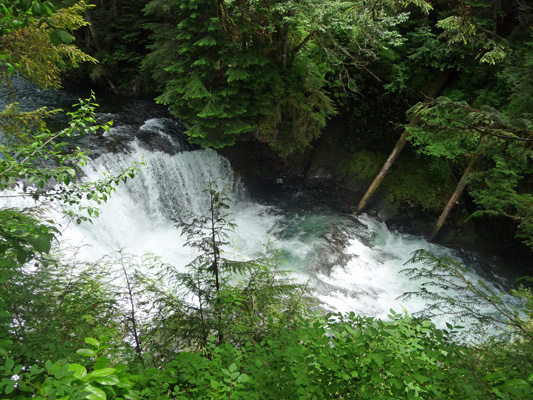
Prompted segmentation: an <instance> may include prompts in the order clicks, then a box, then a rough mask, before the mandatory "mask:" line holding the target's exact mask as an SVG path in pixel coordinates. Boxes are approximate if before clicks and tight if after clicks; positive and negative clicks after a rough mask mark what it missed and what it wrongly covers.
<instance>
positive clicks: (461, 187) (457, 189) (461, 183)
mask: <svg viewBox="0 0 533 400" xmlns="http://www.w3.org/2000/svg"><path fill="white" fill-rule="evenodd" d="M475 163H476V156H475V155H474V156H472V158H471V159H470V162H469V163H468V166H467V167H466V169H465V172H464V173H463V176H462V177H461V180H459V183H458V184H457V186H456V187H455V192H453V194H452V197H450V200H449V201H448V204H447V205H446V208H444V211H443V212H442V214H441V215H440V217H439V220H438V221H437V225H436V226H435V229H433V232H432V233H431V235H430V236H429V237H428V242H432V241H433V240H434V239H435V237H436V236H437V235H438V233H439V231H440V228H442V225H444V223H445V222H446V218H448V214H450V211H451V210H452V208H453V206H454V205H455V204H456V203H457V199H458V198H459V197H460V196H461V194H462V193H463V190H464V189H465V187H466V180H467V178H468V176H469V175H470V173H471V172H472V170H473V168H474V164H475Z"/></svg>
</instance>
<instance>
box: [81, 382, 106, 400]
mask: <svg viewBox="0 0 533 400" xmlns="http://www.w3.org/2000/svg"><path fill="white" fill-rule="evenodd" d="M85 390H86V391H87V392H89V395H88V396H86V397H85V398H86V399H89V400H106V394H105V392H104V391H103V390H102V389H99V388H97V387H94V386H91V385H88V386H87V387H86V388H85Z"/></svg>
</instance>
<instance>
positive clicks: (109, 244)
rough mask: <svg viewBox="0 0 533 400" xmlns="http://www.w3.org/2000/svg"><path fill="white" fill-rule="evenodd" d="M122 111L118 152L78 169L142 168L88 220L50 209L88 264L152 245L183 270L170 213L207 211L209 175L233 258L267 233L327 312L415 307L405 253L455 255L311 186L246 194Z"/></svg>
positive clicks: (171, 126) (159, 123) (231, 176)
mask: <svg viewBox="0 0 533 400" xmlns="http://www.w3.org/2000/svg"><path fill="white" fill-rule="evenodd" d="M105 117H109V115H105ZM124 118H126V121H118V122H119V123H118V124H116V125H115V127H114V128H113V129H112V130H111V132H110V133H109V134H108V135H107V137H106V138H105V140H106V143H107V144H110V143H111V146H110V147H112V148H113V149H115V150H116V149H117V148H119V149H121V151H119V152H108V151H107V150H106V149H105V148H102V147H100V148H97V150H96V151H95V153H96V154H100V156H99V157H97V158H95V159H93V160H92V161H91V162H90V163H89V165H88V166H86V167H85V168H84V170H83V172H84V174H85V176H84V178H83V179H86V180H94V179H98V178H99V177H101V176H102V174H103V173H106V172H107V171H111V172H113V171H115V172H116V171H121V170H124V169H125V168H127V167H129V166H131V165H132V164H133V162H134V161H138V162H140V161H143V162H144V163H145V166H144V167H143V168H142V172H141V173H140V174H138V175H137V176H136V177H135V179H133V180H131V181H128V182H127V183H126V184H123V185H121V186H119V188H118V189H117V191H116V193H114V194H113V195H112V198H111V199H110V200H109V201H108V202H107V203H105V204H103V205H102V207H101V213H100V217H99V218H98V219H95V220H94V224H92V225H91V224H82V225H77V224H75V223H65V221H64V220H62V219H60V217H59V215H56V216H55V218H57V220H58V221H59V222H60V223H61V224H62V226H63V229H62V236H61V241H62V242H63V243H65V244H69V245H73V246H80V245H81V248H80V250H79V256H80V257H82V258H85V259H86V260H88V261H94V260H96V259H98V258H100V257H102V256H104V255H106V254H110V253H113V252H115V251H117V250H118V249H124V251H126V252H128V253H133V254H138V255H141V254H144V253H146V252H151V253H153V254H155V255H158V256H160V257H161V258H162V260H163V261H165V262H167V263H170V264H173V265H175V266H177V267H178V268H184V267H185V265H187V264H188V263H189V262H190V261H191V260H192V259H193V258H194V253H193V251H192V250H191V249H190V248H187V247H186V246H185V245H184V239H183V238H182V237H181V236H180V233H179V231H178V229H177V228H176V227H175V226H174V225H175V224H174V222H173V220H172V217H174V216H175V213H176V212H177V211H186V212H190V213H195V214H198V213H202V212H204V210H206V207H207V197H206V194H205V193H204V190H205V189H206V182H208V181H210V180H211V181H216V182H219V187H221V186H223V185H230V186H231V188H232V189H231V192H230V196H231V198H232V200H233V202H234V204H233V206H232V210H231V212H232V217H233V219H234V222H235V223H236V229H235V232H234V235H233V240H232V241H233V244H234V250H233V251H234V252H235V255H236V256H237V257H241V258H251V257H254V256H255V255H257V254H259V253H261V252H262V251H263V249H264V247H263V244H264V243H265V242H266V241H267V240H274V246H275V247H277V248H278V249H279V250H280V251H281V253H282V255H283V258H284V259H285V263H284V264H282V265H281V268H282V269H289V270H291V271H292V272H293V275H294V276H295V277H296V278H297V279H298V280H300V281H302V282H305V281H309V283H310V285H311V286H313V287H314V288H315V289H316V296H317V298H318V300H319V302H320V305H321V308H322V309H324V310H327V311H342V312H346V311H355V312H357V313H360V314H363V315H372V316H376V317H381V318H385V317H386V315H387V314H388V312H389V310H390V309H391V308H393V309H395V310H396V311H401V310H402V308H405V309H406V310H408V311H409V312H415V311H419V310H420V309H421V308H422V307H423V304H422V303H420V302H417V301H411V302H408V303H405V304H402V303H400V302H399V301H398V300H397V297H398V296H400V295H402V294H403V293H404V292H407V291H412V290H415V289H416V287H415V286H414V285H416V283H413V282H411V281H409V280H408V278H407V277H406V276H404V275H403V274H402V273H400V271H401V270H402V269H404V268H405V267H404V263H405V262H406V261H407V260H408V259H409V258H410V257H411V253H412V252H413V251H414V250H417V249H420V248H423V249H427V250H430V251H431V252H433V253H435V254H437V255H438V256H452V257H456V258H457V257H458V256H459V255H458V254H455V253H454V252H453V251H451V250H449V249H446V248H443V247H440V246H436V245H432V244H428V243H427V242H426V241H425V240H423V239H421V238H418V237H415V236H411V235H405V234H400V233H397V232H392V231H390V230H389V229H387V227H386V225H385V224H383V223H381V222H379V221H377V220H375V219H372V218H370V217H368V216H366V215H363V216H359V217H357V218H355V217H353V216H351V215H348V214H345V213H342V212H339V211H336V210H334V209H332V208H328V207H327V206H324V204H321V205H320V206H316V201H315V203H314V202H313V200H311V201H309V200H308V198H307V199H306V200H305V201H302V196H303V197H305V196H307V195H308V193H302V192H294V193H292V194H291V195H289V196H285V198H284V199H283V201H281V202H276V201H272V199H270V200H266V199H258V198H255V199H254V198H250V196H249V195H248V194H247V193H246V190H245V189H244V188H243V185H242V184H241V183H240V180H239V178H238V177H237V176H236V175H235V173H234V172H233V170H232V168H231V166H230V165H229V162H228V161H227V160H226V159H225V158H223V157H221V156H220V155H218V154H217V153H216V152H215V151H213V150H191V148H190V146H188V145H187V144H186V143H185V141H184V140H183V137H182V134H181V129H182V127H181V126H180V125H179V124H178V123H176V122H175V121H173V120H172V119H169V118H166V117H161V116H156V117H154V116H152V115H147V116H146V117H145V118H141V120H139V115H138V112H136V119H137V122H136V123H131V121H128V120H127V119H128V116H126V117H124V116H121V117H120V118H119V119H124ZM132 138H133V139H132ZM117 143H120V145H119V146H117ZM163 150H164V151H163ZM311 197H313V194H311ZM316 199H317V197H316V193H315V200H316ZM7 201H9V202H10V203H9V205H10V206H15V205H16V202H17V201H19V202H20V200H13V199H7V200H6V199H0V206H2V205H4V206H5V205H7V204H8V203H7ZM269 203H270V204H269ZM469 274H470V275H469V276H470V278H471V279H472V280H473V281H477V280H478V279H481V277H480V276H479V275H478V274H477V273H476V272H475V270H474V269H473V268H472V269H471V271H470V272H469ZM491 280H492V281H493V282H496V281H497V280H498V278H497V277H492V278H491ZM494 285H495V283H494Z"/></svg>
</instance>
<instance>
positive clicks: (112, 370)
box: [88, 368, 116, 378]
mask: <svg viewBox="0 0 533 400" xmlns="http://www.w3.org/2000/svg"><path fill="white" fill-rule="evenodd" d="M115 372H116V368H102V369H97V370H96V371H93V372H91V373H90V374H89V375H88V377H89V378H97V377H101V376H109V375H112V374H114V373H115Z"/></svg>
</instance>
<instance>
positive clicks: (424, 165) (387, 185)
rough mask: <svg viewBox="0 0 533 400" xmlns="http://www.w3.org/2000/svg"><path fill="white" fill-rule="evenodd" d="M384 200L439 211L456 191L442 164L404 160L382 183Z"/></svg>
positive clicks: (417, 158)
mask: <svg viewBox="0 0 533 400" xmlns="http://www.w3.org/2000/svg"><path fill="white" fill-rule="evenodd" d="M383 186H384V191H385V198H386V200H387V201H389V202H391V203H396V204H399V205H401V206H404V207H405V206H410V207H417V208H421V209H422V210H424V211H442V210H443V209H444V207H446V204H447V202H448V199H449V197H450V196H451V195H452V193H453V191H454V189H455V182H454V180H453V179H452V177H451V176H450V175H449V173H448V172H447V171H446V168H445V166H444V164H443V163H441V162H440V161H438V160H437V161H430V160H428V159H426V158H424V157H414V156H411V157H404V158H402V159H400V160H398V161H397V162H396V164H395V168H394V169H393V170H392V171H391V172H390V173H389V174H388V175H387V176H386V177H385V180H384V181H383Z"/></svg>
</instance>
